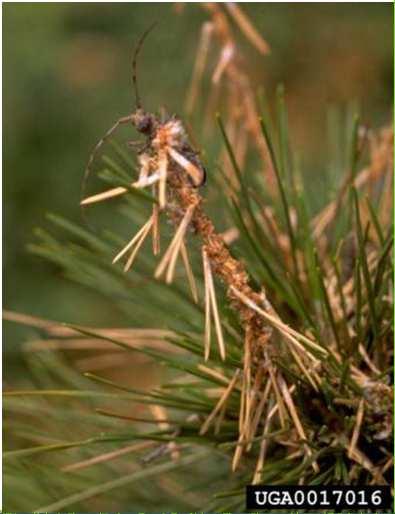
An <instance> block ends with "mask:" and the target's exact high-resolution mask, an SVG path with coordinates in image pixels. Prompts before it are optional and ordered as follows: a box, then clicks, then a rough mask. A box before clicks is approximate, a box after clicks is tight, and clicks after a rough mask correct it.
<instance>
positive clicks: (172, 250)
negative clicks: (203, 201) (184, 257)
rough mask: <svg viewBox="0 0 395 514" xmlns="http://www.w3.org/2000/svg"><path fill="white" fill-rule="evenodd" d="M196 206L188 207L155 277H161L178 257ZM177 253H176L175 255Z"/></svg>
mask: <svg viewBox="0 0 395 514" xmlns="http://www.w3.org/2000/svg"><path fill="white" fill-rule="evenodd" d="M194 208H195V206H194V205H191V206H189V207H188V209H187V210H186V212H185V215H184V217H183V219H182V221H181V223H180V224H179V226H178V229H177V231H176V233H175V234H174V237H173V239H172V241H171V243H170V245H169V246H168V248H167V250H166V252H165V254H164V255H163V257H162V260H161V261H160V263H159V265H158V267H157V268H156V271H155V278H160V276H161V275H162V274H163V272H164V271H165V269H166V268H167V267H168V266H169V265H170V263H171V261H172V260H174V261H175V260H176V259H177V255H178V252H179V250H180V245H181V242H182V239H183V237H184V235H185V232H186V230H187V228H188V225H189V223H190V221H191V219H192V214H193V210H194ZM174 254H175V255H174Z"/></svg>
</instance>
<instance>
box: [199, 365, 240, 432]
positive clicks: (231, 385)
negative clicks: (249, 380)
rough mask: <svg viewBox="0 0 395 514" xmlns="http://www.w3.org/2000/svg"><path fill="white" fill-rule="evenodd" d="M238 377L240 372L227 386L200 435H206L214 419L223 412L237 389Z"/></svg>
mask: <svg viewBox="0 0 395 514" xmlns="http://www.w3.org/2000/svg"><path fill="white" fill-rule="evenodd" d="M238 376H239V370H236V371H235V373H234V375H233V378H232V380H231V381H230V382H229V385H228V386H227V388H226V389H225V391H224V392H223V394H222V396H221V398H220V399H219V400H218V402H217V404H216V406H215V407H214V409H213V410H212V411H211V413H210V414H209V416H208V417H207V418H206V420H205V422H204V423H203V425H202V426H201V428H200V431H199V434H200V435H204V434H205V433H206V432H207V430H208V429H209V428H210V425H211V423H212V421H213V419H214V418H215V416H216V415H217V414H218V413H219V411H220V410H221V408H222V406H223V405H224V404H225V402H226V400H227V399H228V398H229V396H230V395H231V393H232V391H233V389H234V387H235V384H236V381H237V379H238Z"/></svg>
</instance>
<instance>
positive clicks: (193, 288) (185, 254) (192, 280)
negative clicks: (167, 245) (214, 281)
mask: <svg viewBox="0 0 395 514" xmlns="http://www.w3.org/2000/svg"><path fill="white" fill-rule="evenodd" d="M180 250H181V257H182V260H183V261H184V266H185V271H186V273H187V277H188V282H189V287H190V289H191V293H192V298H193V301H194V302H195V303H198V301H199V298H198V291H197V286H196V280H195V276H194V274H193V271H192V268H191V263H190V262H189V257H188V250H187V247H186V246H185V242H184V240H182V241H181V247H180Z"/></svg>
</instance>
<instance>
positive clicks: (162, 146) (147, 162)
mask: <svg viewBox="0 0 395 514" xmlns="http://www.w3.org/2000/svg"><path fill="white" fill-rule="evenodd" d="M155 25H156V24H153V25H151V26H150V27H149V28H148V29H147V30H146V31H145V32H144V34H143V35H142V36H141V38H140V40H139V41H138V43H137V46H136V49H135V52H134V55H133V61H132V84H133V88H134V92H135V111H134V112H133V113H131V114H129V115H127V116H123V117H121V118H119V119H118V120H117V121H116V123H115V124H114V125H113V126H112V127H111V128H110V129H109V130H108V131H107V133H106V134H105V135H104V136H103V137H102V139H101V140H100V141H99V142H98V143H97V145H96V146H95V148H94V150H93V152H92V153H91V155H90V158H89V161H88V165H87V167H86V170H85V175H84V179H83V184H82V193H83V194H84V191H85V185H86V182H87V179H88V176H89V174H90V170H91V166H92V163H93V161H94V159H95V156H96V154H97V152H98V151H99V150H100V148H101V147H102V145H103V144H104V143H105V141H106V140H107V139H108V138H109V137H111V136H112V135H113V134H114V132H115V131H116V130H117V129H118V128H119V127H120V126H122V125H127V124H131V125H133V126H134V128H135V129H136V130H137V131H138V132H139V133H140V134H142V135H143V136H144V137H145V141H144V144H143V146H142V148H141V149H140V150H139V151H138V161H139V166H140V171H139V177H138V180H137V181H136V182H134V183H133V184H131V185H132V187H136V188H143V187H147V186H151V185H152V186H153V185H154V184H156V183H158V187H157V189H156V191H155V192H156V194H157V195H158V197H159V206H160V208H163V207H165V205H166V181H167V177H168V173H170V172H172V171H173V172H174V170H176V172H180V171H182V172H183V173H186V174H187V176H188V179H189V182H190V184H191V186H192V187H200V186H202V185H203V184H204V183H205V181H206V171H205V168H204V166H203V165H202V163H201V162H200V159H199V156H198V152H196V151H195V150H194V149H193V148H192V146H191V145H190V143H189V141H188V136H187V132H186V130H185V128H184V126H183V124H182V122H181V120H180V119H179V118H177V117H176V116H170V117H168V116H167V115H164V114H162V115H161V116H157V115H155V114H152V113H148V112H146V111H145V110H144V109H143V107H142V103H141V99H140V94H139V89H138V83H137V57H138V55H139V52H140V50H141V48H142V45H143V43H144V40H145V38H146V37H147V35H148V34H149V33H150V32H151V31H152V29H153V28H154V26H155ZM129 144H130V145H131V146H134V145H135V144H136V142H131V143H129ZM137 144H139V143H137ZM127 191H128V189H127V188H124V187H117V188H114V189H111V190H109V191H106V192H104V193H100V194H98V195H93V196H90V197H88V198H85V199H83V200H82V201H81V205H87V204H91V203H95V202H99V201H102V200H105V199H108V198H111V197H114V196H118V195H121V194H124V193H126V192H127Z"/></svg>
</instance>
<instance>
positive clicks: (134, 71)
mask: <svg viewBox="0 0 395 514" xmlns="http://www.w3.org/2000/svg"><path fill="white" fill-rule="evenodd" d="M157 23H158V22H157V21H156V22H154V23H153V24H152V25H151V26H150V27H148V29H147V30H146V31H145V32H144V34H143V35H142V36H141V37H140V39H139V41H138V43H137V46H136V50H135V51H134V54H133V61H132V84H133V88H134V93H135V98H136V109H140V108H141V101H140V95H139V90H138V87H137V57H138V55H139V53H140V50H141V47H142V46H143V43H144V40H145V38H146V37H147V36H148V34H149V33H150V32H151V30H152V29H153V28H154V27H155V25H157Z"/></svg>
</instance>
